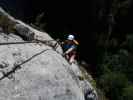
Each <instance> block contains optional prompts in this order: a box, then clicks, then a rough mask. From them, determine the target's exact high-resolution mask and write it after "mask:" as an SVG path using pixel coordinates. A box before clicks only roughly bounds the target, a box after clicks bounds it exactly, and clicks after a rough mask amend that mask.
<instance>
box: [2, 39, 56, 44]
mask: <svg viewBox="0 0 133 100" xmlns="http://www.w3.org/2000/svg"><path fill="white" fill-rule="evenodd" d="M50 41H55V40H44V41H42V40H34V41H24V42H6V43H0V45H11V44H25V43H39V42H41V43H47V42H50Z"/></svg>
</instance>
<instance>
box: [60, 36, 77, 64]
mask: <svg viewBox="0 0 133 100" xmlns="http://www.w3.org/2000/svg"><path fill="white" fill-rule="evenodd" d="M78 45H79V43H78V41H77V40H75V36H74V35H72V34H69V35H68V37H67V40H65V41H64V42H63V43H62V47H63V50H64V53H63V56H64V57H65V58H66V59H67V60H68V61H69V63H70V64H72V63H74V62H75V59H76V55H77V46H78Z"/></svg>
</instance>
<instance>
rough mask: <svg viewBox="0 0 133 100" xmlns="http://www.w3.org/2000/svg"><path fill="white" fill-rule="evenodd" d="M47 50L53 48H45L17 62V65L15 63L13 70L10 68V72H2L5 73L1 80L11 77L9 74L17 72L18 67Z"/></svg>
mask: <svg viewBox="0 0 133 100" xmlns="http://www.w3.org/2000/svg"><path fill="white" fill-rule="evenodd" d="M47 50H51V49H45V50H43V51H41V52H39V53H36V54H35V55H33V56H31V57H30V58H28V59H27V60H25V61H23V62H22V63H20V64H17V65H14V67H13V68H12V70H10V71H8V72H2V73H3V76H2V77H1V78H0V80H2V79H4V78H5V77H9V75H12V74H13V73H15V72H16V70H17V69H20V68H21V65H23V64H25V63H27V62H29V61H31V60H32V59H33V58H35V57H37V56H38V55H40V54H42V53H44V52H45V51H47Z"/></svg>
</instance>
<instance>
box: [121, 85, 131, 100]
mask: <svg viewBox="0 0 133 100" xmlns="http://www.w3.org/2000/svg"><path fill="white" fill-rule="evenodd" d="M122 99H123V100H133V85H129V86H127V87H126V88H124V92H123V97H122Z"/></svg>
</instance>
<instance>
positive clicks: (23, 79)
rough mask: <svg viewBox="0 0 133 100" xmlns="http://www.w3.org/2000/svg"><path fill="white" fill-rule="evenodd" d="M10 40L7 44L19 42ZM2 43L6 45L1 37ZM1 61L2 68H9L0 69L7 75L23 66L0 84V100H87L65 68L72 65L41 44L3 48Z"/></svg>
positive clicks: (0, 81)
mask: <svg viewBox="0 0 133 100" xmlns="http://www.w3.org/2000/svg"><path fill="white" fill-rule="evenodd" d="M7 37H8V41H10V40H13V39H14V40H13V41H14V42H15V41H16V39H15V38H13V37H11V36H10V35H7ZM0 40H1V41H3V42H4V41H5V42H7V39H5V38H3V37H2V36H0ZM20 41H22V40H21V39H20ZM43 50H47V51H45V52H42V51H43ZM33 55H34V56H33ZM0 58H1V59H0V64H3V62H4V63H6V64H7V65H8V67H5V68H1V69H0V70H1V71H2V72H4V73H8V72H10V71H11V70H13V69H14V67H15V66H16V65H19V64H20V65H21V66H20V68H19V69H16V70H15V71H14V72H12V73H9V75H8V76H5V77H4V78H2V79H1V80H0V100H84V95H83V93H82V91H81V90H80V88H79V87H78V85H77V83H76V81H75V80H74V79H73V78H72V76H71V74H70V73H69V71H68V69H67V68H66V67H68V66H69V64H68V63H67V61H66V60H65V59H64V58H63V57H62V56H61V55H59V54H58V53H56V52H55V51H53V49H52V48H51V47H48V46H46V45H43V46H42V45H39V44H14V45H3V46H2V45H1V48H0ZM25 61H26V62H25ZM24 62H25V63H24ZM22 63H23V64H22ZM3 75H6V74H3ZM0 76H1V77H2V74H1V75H0ZM1 77H0V78H1Z"/></svg>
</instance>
